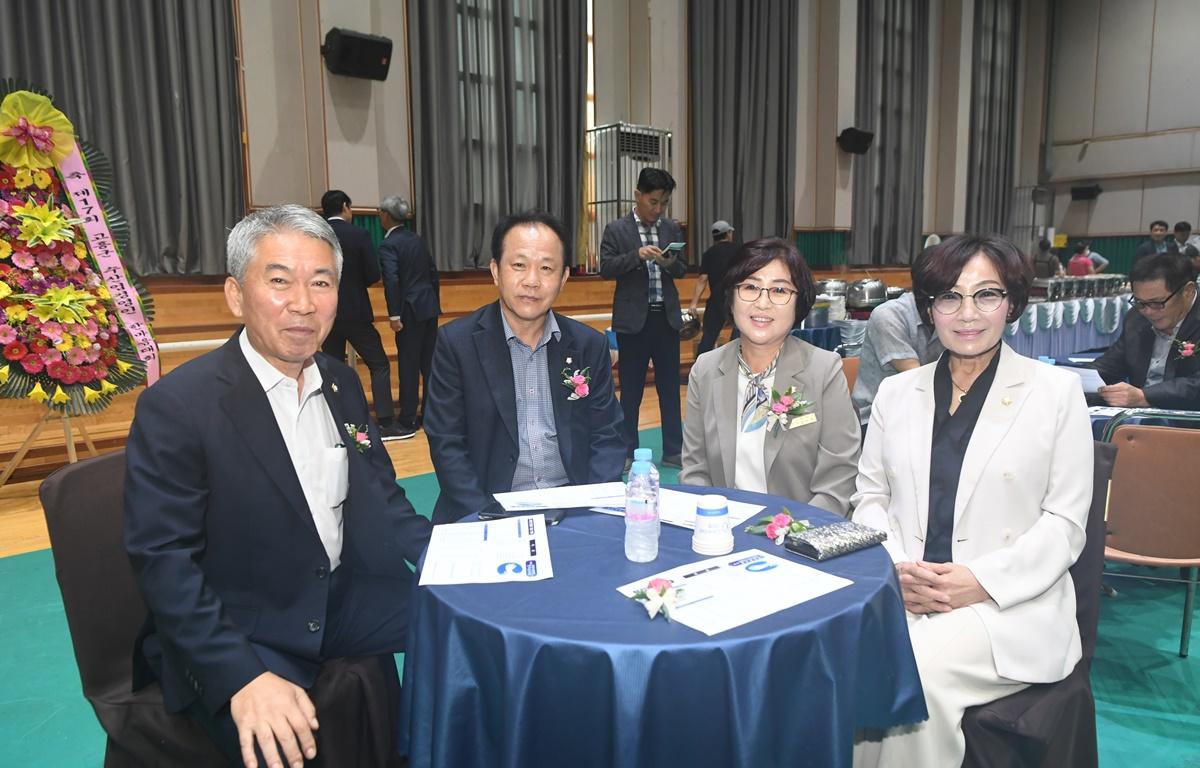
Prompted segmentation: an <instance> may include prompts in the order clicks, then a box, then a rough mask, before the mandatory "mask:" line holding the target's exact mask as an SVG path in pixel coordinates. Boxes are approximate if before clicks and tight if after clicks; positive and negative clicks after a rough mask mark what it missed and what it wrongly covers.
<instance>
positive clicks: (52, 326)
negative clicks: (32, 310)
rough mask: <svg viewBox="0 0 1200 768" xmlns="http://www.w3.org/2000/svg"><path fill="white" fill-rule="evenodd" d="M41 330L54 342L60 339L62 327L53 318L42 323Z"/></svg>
mask: <svg viewBox="0 0 1200 768" xmlns="http://www.w3.org/2000/svg"><path fill="white" fill-rule="evenodd" d="M41 331H42V335H43V336H45V337H46V338H47V339H50V340H51V341H53V342H54V343H55V344H57V343H58V342H60V341H62V335H63V327H62V326H61V325H59V324H58V323H56V322H54V321H53V320H51V321H50V322H48V323H42V327H41Z"/></svg>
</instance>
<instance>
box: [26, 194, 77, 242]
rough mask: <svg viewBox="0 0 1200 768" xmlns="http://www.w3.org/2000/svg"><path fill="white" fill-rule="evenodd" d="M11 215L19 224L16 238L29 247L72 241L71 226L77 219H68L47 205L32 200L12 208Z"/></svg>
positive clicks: (73, 234) (72, 231)
mask: <svg viewBox="0 0 1200 768" xmlns="http://www.w3.org/2000/svg"><path fill="white" fill-rule="evenodd" d="M12 215H13V217H14V218H16V220H17V221H19V222H21V232H20V234H19V235H17V237H19V238H20V239H21V240H24V241H25V242H26V243H28V244H29V245H31V246H33V245H50V244H52V243H55V242H58V241H60V240H74V239H75V231H74V230H73V229H72V228H71V227H72V225H74V224H78V223H79V219H68V218H67V217H66V216H64V215H63V212H62V211H61V210H59V209H58V208H53V207H51V206H50V205H49V204H48V203H42V204H40V205H39V204H38V203H36V202H34V201H33V200H30V201H29V202H27V203H20V204H17V205H14V206H13V207H12Z"/></svg>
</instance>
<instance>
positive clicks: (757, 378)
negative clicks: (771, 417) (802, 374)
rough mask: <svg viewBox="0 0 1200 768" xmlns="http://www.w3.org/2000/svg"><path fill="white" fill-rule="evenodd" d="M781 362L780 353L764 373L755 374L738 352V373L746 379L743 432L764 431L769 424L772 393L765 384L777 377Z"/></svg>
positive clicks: (776, 354) (743, 401) (743, 399)
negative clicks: (778, 366)
mask: <svg viewBox="0 0 1200 768" xmlns="http://www.w3.org/2000/svg"><path fill="white" fill-rule="evenodd" d="M778 362H779V353H778V352H776V353H775V358H774V359H773V360H771V364H770V365H768V366H767V369H766V370H765V371H763V372H762V373H754V372H753V371H752V370H750V366H749V365H747V364H746V361H745V360H743V359H742V353H741V350H740V349H739V350H738V371H739V372H740V373H741V374H742V375H743V376H745V377H746V379H747V381H746V394H745V395H744V396H743V398H742V431H743V432H753V431H754V430H756V429H762V428H763V426H764V425H765V424H766V423H767V414H768V413H769V412H770V410H771V393H770V392H769V391H768V390H767V386H766V384H765V383H764V382H765V381H766V380H767V379H769V378H770V377H772V376H774V375H775V364H776V363H778Z"/></svg>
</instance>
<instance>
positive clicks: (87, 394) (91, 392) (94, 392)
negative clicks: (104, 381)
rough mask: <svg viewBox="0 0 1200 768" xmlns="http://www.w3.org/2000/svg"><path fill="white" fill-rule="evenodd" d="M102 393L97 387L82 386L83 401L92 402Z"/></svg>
mask: <svg viewBox="0 0 1200 768" xmlns="http://www.w3.org/2000/svg"><path fill="white" fill-rule="evenodd" d="M102 394H103V393H102V392H101V391H100V390H98V389H91V388H90V387H84V388H83V402H85V403H89V404H90V403H94V402H96V401H97V400H99V399H100V397H101V396H102Z"/></svg>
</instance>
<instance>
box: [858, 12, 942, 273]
mask: <svg viewBox="0 0 1200 768" xmlns="http://www.w3.org/2000/svg"><path fill="white" fill-rule="evenodd" d="M928 71H929V6H928V4H927V3H925V2H913V0H859V3H858V66H857V80H858V82H857V84H856V93H855V112H856V117H855V123H856V124H857V127H859V128H861V129H863V130H866V131H871V132H873V133H874V134H875V140H874V141H873V142H872V144H871V148H870V149H868V150H867V153H866V154H865V155H856V156H855V157H854V192H853V201H852V202H853V226H852V228H851V231H850V263H851V264H908V263H910V262H911V261H912V258H913V256H914V255H916V254H917V253H918V252H919V251H920V249H921V219H922V215H923V208H924V200H925V123H926V120H925V109H926V103H927V91H928V79H927V77H928Z"/></svg>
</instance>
